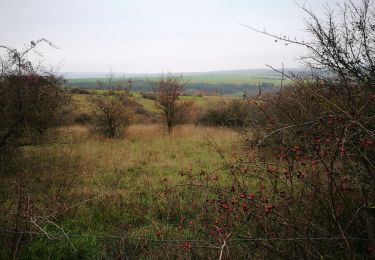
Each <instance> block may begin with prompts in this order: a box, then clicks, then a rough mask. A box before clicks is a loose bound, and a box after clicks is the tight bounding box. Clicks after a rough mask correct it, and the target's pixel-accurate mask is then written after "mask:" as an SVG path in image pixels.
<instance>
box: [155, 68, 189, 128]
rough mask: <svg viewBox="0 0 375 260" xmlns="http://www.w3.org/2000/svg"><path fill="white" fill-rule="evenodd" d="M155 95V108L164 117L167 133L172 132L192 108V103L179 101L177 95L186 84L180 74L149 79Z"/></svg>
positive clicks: (179, 94)
mask: <svg viewBox="0 0 375 260" xmlns="http://www.w3.org/2000/svg"><path fill="white" fill-rule="evenodd" d="M149 83H150V85H151V87H152V91H153V93H154V95H155V100H156V108H157V109H158V111H159V112H160V114H161V115H162V116H163V118H164V122H165V125H166V127H167V130H168V134H171V133H172V129H173V127H175V126H176V125H177V124H178V123H179V122H180V119H181V118H182V117H184V116H185V115H186V114H187V113H188V112H189V111H190V110H191V108H192V106H193V103H192V102H189V101H181V100H179V97H180V96H181V94H182V93H183V92H184V91H185V88H186V86H187V84H188V81H187V80H184V78H183V76H182V75H173V74H167V75H162V76H161V78H160V79H159V81H154V82H152V81H149Z"/></svg>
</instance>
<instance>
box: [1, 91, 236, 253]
mask: <svg viewBox="0 0 375 260" xmlns="http://www.w3.org/2000/svg"><path fill="white" fill-rule="evenodd" d="M184 98H185V99H189V98H191V97H184ZM133 99H134V100H135V101H136V102H139V103H140V104H142V105H143V106H144V108H145V109H146V110H149V111H151V112H155V107H154V101H152V100H148V99H144V98H142V97H141V96H140V95H137V94H135V95H133ZM73 100H74V103H75V109H76V113H80V112H87V113H89V112H90V111H91V109H92V106H91V104H90V102H89V95H77V94H75V95H74V96H73ZM217 100H218V98H217V97H215V98H213V99H212V97H209V98H208V97H199V98H198V97H197V98H194V101H195V102H197V104H198V106H205V105H207V104H208V103H212V102H217ZM58 132H59V134H58V135H57V136H58V137H56V139H55V140H53V141H52V142H51V143H47V144H44V145H37V146H26V147H24V148H22V150H23V154H22V156H19V157H17V159H16V162H13V163H12V165H14V168H15V169H14V170H16V171H17V172H18V174H15V175H6V176H3V179H2V180H3V185H1V188H0V194H1V201H0V212H2V216H1V217H0V225H1V226H3V227H5V228H6V229H7V230H12V229H13V228H15V225H16V226H17V229H22V225H26V226H28V227H29V229H30V227H31V230H34V231H33V232H34V233H33V232H30V234H23V235H22V236H21V237H18V238H17V239H19V240H20V241H23V240H25V241H29V242H27V243H26V244H22V246H21V245H20V246H19V248H18V251H19V258H21V259H23V258H25V259H40V258H42V259H82V258H121V257H123V256H125V255H126V256H130V257H133V258H135V259H139V258H141V259H142V258H145V259H165V258H169V259H173V258H176V257H177V256H185V257H186V258H191V257H192V258H194V255H191V252H187V251H186V250H184V249H183V247H181V243H183V242H182V241H185V240H188V241H195V240H197V241H198V240H199V239H200V238H201V236H202V235H203V233H202V230H200V229H199V228H195V226H194V223H195V222H198V218H199V217H200V213H199V212H197V211H196V208H197V205H198V204H199V203H200V198H201V197H203V196H202V194H201V192H203V191H198V190H196V191H195V190H192V189H191V188H189V187H184V186H183V185H182V186H181V183H182V179H183V178H182V176H181V175H182V173H186V172H195V173H199V172H200V171H205V172H210V173H212V174H214V175H215V176H224V173H225V172H227V171H228V170H227V167H226V161H227V160H230V158H231V155H232V154H233V153H237V152H238V151H239V150H240V149H241V137H240V136H239V134H238V133H237V132H235V131H233V130H229V129H227V128H213V127H203V126H195V125H191V124H188V125H181V126H178V127H177V128H176V129H175V130H174V131H173V133H172V135H171V136H168V134H166V131H165V129H164V128H163V127H162V126H161V125H158V124H136V125H132V126H130V127H129V129H128V130H127V132H126V136H125V137H124V138H122V139H105V138H102V137H100V136H97V135H94V134H92V133H91V132H90V131H89V129H88V127H86V126H84V125H78V124H77V125H70V126H64V127H61V128H59V129H58ZM220 181H225V178H224V177H220ZM181 218H186V221H188V222H186V223H189V224H186V225H188V226H189V228H188V229H185V228H184V229H182V228H181V225H182V224H181ZM19 219H23V221H20V220H19ZM184 225H185V224H184ZM15 237H17V236H16V235H15ZM28 238H32V239H30V240H28ZM10 240H12V238H11V237H10ZM198 249H199V247H198ZM202 250H205V249H204V248H202ZM204 252H205V254H212V252H211V253H210V251H209V250H205V251H204ZM9 254H10V253H9V251H7V250H3V251H0V258H8V257H10V256H9ZM213 254H214V255H216V254H217V252H216V251H214V253H213Z"/></svg>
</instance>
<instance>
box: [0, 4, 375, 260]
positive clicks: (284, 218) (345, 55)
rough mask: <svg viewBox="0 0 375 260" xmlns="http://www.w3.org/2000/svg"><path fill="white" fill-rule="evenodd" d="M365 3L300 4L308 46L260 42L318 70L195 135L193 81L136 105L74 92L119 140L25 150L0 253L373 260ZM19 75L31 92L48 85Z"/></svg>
mask: <svg viewBox="0 0 375 260" xmlns="http://www.w3.org/2000/svg"><path fill="white" fill-rule="evenodd" d="M374 4H375V3H374V2H373V1H372V0H363V1H361V2H360V3H353V2H345V3H344V4H342V5H341V6H339V8H338V10H337V13H334V12H333V11H332V13H328V14H327V15H328V16H327V17H318V16H317V15H316V14H314V13H313V12H312V11H310V10H309V9H307V8H305V7H304V6H301V8H302V9H303V10H304V11H305V12H306V13H307V15H308V20H307V30H308V32H309V33H310V37H309V39H310V41H301V42H299V41H297V40H291V39H290V38H287V37H278V36H277V35H273V34H270V33H268V32H265V31H258V32H260V33H263V34H266V35H268V36H270V37H272V38H275V39H277V40H278V41H284V42H287V43H288V44H298V45H302V46H305V47H306V48H307V50H308V51H309V56H307V57H305V58H304V62H306V65H307V66H308V67H309V68H310V69H311V70H310V71H312V73H311V74H299V75H290V74H288V73H285V72H284V71H283V70H280V71H279V73H281V75H282V77H283V78H286V79H288V80H289V82H293V85H291V86H287V87H285V86H282V87H281V89H280V90H279V91H277V92H264V91H262V89H261V88H260V91H259V93H258V95H254V96H251V97H249V96H244V98H243V99H242V100H239V99H232V100H230V101H227V102H224V101H220V99H216V101H220V102H217V103H215V106H212V107H208V108H207V110H206V111H203V113H201V116H200V117H199V120H198V121H199V122H200V123H201V124H199V126H197V125H195V126H193V125H183V126H180V127H176V126H177V125H178V124H180V123H181V122H182V121H183V120H182V119H184V118H185V115H189V114H191V107H192V104H193V103H194V102H195V103H198V102H202V98H196V99H195V98H193V97H190V96H184V97H182V94H183V93H184V89H185V86H186V83H187V82H186V81H184V80H183V78H182V77H180V76H175V75H166V76H163V77H162V78H160V79H159V81H156V82H152V84H151V85H152V87H153V90H154V93H153V95H152V98H153V99H154V100H150V97H149V96H148V97H147V96H146V95H144V97H145V98H143V99H142V102H143V103H142V105H140V104H137V103H136V102H137V100H138V101H140V99H137V98H141V97H140V95H139V94H135V93H134V95H133V97H130V91H127V90H125V91H124V90H112V91H110V92H108V91H103V92H100V91H98V92H97V93H95V94H92V93H90V95H81V94H75V95H76V96H74V97H75V98H77V97H79V98H82V96H85V98H84V99H82V100H78V101H83V102H81V103H79V102H78V101H77V100H76V101H77V103H78V106H80V109H82V111H80V112H85V113H86V115H88V114H90V113H93V115H95V116H94V120H93V121H92V122H93V124H94V125H95V127H96V128H97V130H98V132H99V133H100V134H101V135H102V136H104V137H117V136H121V135H122V133H123V130H124V129H128V135H127V138H125V139H116V140H113V139H108V138H102V137H100V136H98V135H91V134H89V132H88V129H87V128H89V127H90V126H86V125H80V126H77V125H75V126H74V125H73V126H69V127H67V126H64V127H61V128H60V130H61V132H62V133H63V135H62V136H56V140H57V141H61V142H56V143H55V144H47V145H42V144H40V143H38V142H36V143H35V144H37V145H32V146H31V145H24V146H23V147H22V148H19V149H20V151H22V152H23V155H24V156H23V157H22V158H19V157H15V161H14V163H13V166H14V172H15V173H18V174H13V175H10V174H8V175H5V174H2V173H1V174H2V175H1V177H2V183H3V185H2V186H1V187H0V212H2V213H3V214H2V215H0V227H1V231H0V232H1V233H2V234H3V236H2V237H1V243H2V245H3V247H2V248H1V249H0V258H4V259H6V258H38V257H39V258H55V259H64V258H69V259H81V258H118V259H129V258H143V259H178V258H187V259H206V258H207V259H208V258H210V259H212V258H218V259H268V258H277V259H316V258H319V259H366V258H369V259H371V258H374V257H375V255H374V254H375V250H374V248H375V237H374V234H375V230H374V222H375V213H374V211H375V207H374V202H375V198H374V191H373V190H374V186H375V182H374V180H375V176H374V173H375V168H374V167H375V143H374V142H375V138H374V136H375V133H374V131H375V122H374V120H375V119H374V118H375V117H374V114H375V100H374V98H375V95H374V82H375V66H374V56H375V14H374V12H373V9H372V8H371V7H372V6H373V5H374ZM335 12H336V11H335ZM324 18H326V19H324ZM273 40H274V39H273ZM34 45H35V43H34V44H33V45H32V46H34ZM8 50H9V51H11V49H8ZM16 53H18V52H16ZM16 57H17V56H16ZM4 64H7V62H5V63H4ZM28 66H29V65H28ZM18 67H19V66H18ZM16 68H17V67H16ZM2 71H3V72H2V75H3V76H2V77H3V79H2V82H1V83H4V82H6V79H8V78H7V77H8V76H7V75H6V73H5V72H6V70H4V69H3V70H2ZM18 71H19V70H18ZM9 79H12V77H10V78H9ZM14 79H15V83H14V84H15V85H17V84H21V83H18V80H22V81H21V82H22V83H23V80H24V79H27V80H31V79H33V80H35V85H32V86H33V87H34V86H39V87H40V86H44V80H46V79H48V77H45V76H37V77H35V78H33V77H31V78H29V77H28V76H27V77H26V76H23V75H17V74H15V76H14ZM53 79H54V78H53ZM110 81H111V79H109V83H108V85H109V86H111V83H110ZM9 82H12V81H9ZM26 82H28V81H26ZM32 82H34V81H32ZM16 83H17V84H16ZM40 83H43V84H40ZM7 84H8V85H9V86H11V84H9V83H7ZM12 84H13V83H12ZM100 84H102V85H104V84H107V83H100ZM5 85H6V84H5ZM21 85H22V84H21ZM25 85H26V86H29V85H28V84H25ZM47 85H48V84H47ZM22 86H23V85H22ZM30 86H31V85H30ZM48 86H49V85H48ZM53 86H55V85H53ZM39 87H35V89H39ZM14 89H18V88H11V90H14ZM21 89H22V88H21ZM27 89H28V88H27ZM33 89H34V88H33ZM42 89H43V88H42ZM47 89H49V88H47ZM59 89H60V88H59ZM6 92H8V90H7V91H6ZM9 93H10V95H11V97H13V96H14V95H15V94H12V93H13V92H12V91H9ZM16 93H19V94H20V96H22V97H28V95H24V94H23V93H28V92H16ZM42 93H44V92H42ZM57 93H60V92H57ZM61 93H65V92H61ZM0 94H2V95H4V94H3V93H2V92H0ZM21 94H22V95H21ZM77 95H79V96H77ZM15 96H17V95H15ZM39 96H43V95H38V97H39ZM1 97H2V99H0V100H2V101H1V102H5V101H4V100H6V98H5V97H6V96H1ZM17 97H19V96H17ZM64 97H65V96H64ZM46 98H50V96H48V95H47V96H46ZM9 99H10V100H13V99H11V98H9ZM51 99H52V98H51ZM15 100H16V101H17V102H14V103H9V104H12V105H9V110H7V109H4V110H3V111H23V110H14V109H13V108H12V106H15V105H13V104H19V103H20V102H19V101H18V99H15ZM21 100H23V99H21ZM27 100H28V99H27ZM31 100H32V101H33V102H36V101H38V102H41V103H40V104H43V105H45V106H47V108H48V106H49V103H48V102H47V103H45V104H44V103H42V101H40V99H34V98H32V99H31ZM34 100H36V101H34ZM42 100H43V99H42ZM62 100H64V102H65V98H64V99H62ZM90 101H91V103H90ZM85 102H86V103H85ZM155 102H156V108H155V107H154V104H155ZM5 104H8V103H5ZM21 104H22V102H21ZM61 104H62V103H61ZM64 104H65V103H64ZM143 104H144V105H146V104H147V106H148V107H147V109H149V110H146V108H145V107H146V106H145V107H143ZM201 104H202V103H201ZM204 104H205V105H206V103H204ZM92 105H93V106H92ZM37 107H38V106H37ZM202 107H204V106H200V108H202ZM5 108H8V106H5ZM59 108H60V106H59ZM129 109H131V110H133V109H134V111H135V113H136V114H139V115H140V114H143V115H146V112H145V111H147V112H148V113H152V111H154V110H155V109H157V110H158V112H159V113H160V114H161V115H162V116H163V119H164V121H163V125H165V126H166V127H167V129H168V132H169V135H167V136H166V135H164V134H163V131H162V128H161V127H160V126H158V125H153V124H145V122H143V121H141V122H140V123H141V124H137V125H129V122H130V121H129V118H130V114H133V112H132V113H128V112H130V110H129ZM152 109H154V110H152ZM50 110H51V111H54V112H55V111H60V110H58V109H57V108H56V110H54V109H50ZM32 111H34V112H36V113H35V117H34V114H32V115H33V116H32V117H30V118H31V119H30V120H29V121H30V123H27V124H26V125H27V126H28V125H29V124H30V125H32V123H34V121H35V122H38V124H37V125H36V126H39V125H40V126H44V125H46V127H43V128H42V131H40V132H44V131H45V129H48V128H50V127H53V126H58V124H57V123H56V121H55V119H56V118H58V117H55V115H57V114H59V113H56V114H55V113H50V114H48V115H51V116H50V117H48V118H51V119H54V120H53V121H51V122H54V123H51V124H49V123H48V124H47V123H46V124H44V123H43V122H44V121H43V120H41V121H38V120H39V119H38V118H39V115H43V117H42V118H45V115H47V114H44V110H41V109H39V108H38V109H37V110H32ZM41 111H43V113H42V112H41ZM137 111H138V112H137ZM16 115H18V114H17V113H16ZM25 115H26V114H25ZM5 118H7V117H5ZM9 118H13V116H9ZM21 118H22V119H23V120H24V119H25V118H28V116H27V117H21ZM29 121H25V122H29ZM83 121H85V120H83ZM16 122H18V121H16ZM48 122H49V121H48ZM202 125H210V126H221V127H217V128H215V127H207V126H202ZM0 126H1V131H4V133H5V132H6V129H7V128H6V127H7V125H4V126H3V125H0ZM20 126H23V125H22V124H21V125H20ZM230 128H235V129H236V130H238V129H241V130H242V131H241V133H245V135H244V136H243V137H244V138H243V139H241V138H240V137H239V133H238V131H232V130H231V129H230ZM3 129H5V130H3ZM15 129H17V130H18V129H22V128H18V127H17V128H15ZM36 129H37V128H36ZM172 129H173V131H172ZM26 130H27V131H29V130H33V128H30V129H29V128H27V127H26V128H25V131H26ZM31 132H33V131H31ZM1 133H3V132H1ZM17 133H18V132H17ZM20 133H23V132H22V131H21V132H20ZM3 136H4V135H3ZM17 136H18V135H17ZM19 136H20V137H19V138H18V139H14V140H17V144H18V142H19V143H21V142H20V141H21V140H24V139H23V135H19ZM27 136H32V135H29V134H28V135H27ZM21 137H22V138H21ZM9 140H11V139H9ZM32 140H36V139H34V138H32ZM23 144H27V143H25V142H23ZM33 144H34V143H33ZM40 187H43V189H41V188H40Z"/></svg>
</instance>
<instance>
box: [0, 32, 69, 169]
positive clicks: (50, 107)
mask: <svg viewBox="0 0 375 260" xmlns="http://www.w3.org/2000/svg"><path fill="white" fill-rule="evenodd" d="M41 43H47V44H49V45H52V43H50V42H48V41H46V40H44V39H41V40H38V41H36V42H34V41H32V42H31V43H30V45H28V46H26V47H25V49H24V50H22V51H19V50H16V49H14V48H11V47H7V46H0V49H3V50H5V55H4V57H2V61H3V62H2V68H1V71H2V73H1V77H0V107H1V110H0V118H1V120H0V161H2V162H4V160H6V159H9V156H10V155H11V154H13V153H14V152H15V149H17V148H18V147H20V146H23V145H30V144H36V143H38V141H39V139H40V137H41V136H42V135H43V134H44V133H45V132H46V131H47V130H48V129H51V128H55V127H57V126H58V125H60V123H61V122H62V120H63V114H64V113H66V111H67V110H68V105H69V102H70V95H69V94H68V93H67V92H66V91H65V90H64V89H62V84H63V79H62V78H59V77H57V76H55V75H53V74H52V73H47V72H45V71H43V70H41V68H36V67H34V66H33V65H32V64H31V63H30V62H29V60H28V59H27V55H28V54H29V52H31V51H32V50H34V49H35V48H37V46H38V45H39V44H41Z"/></svg>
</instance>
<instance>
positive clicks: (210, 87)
mask: <svg viewBox="0 0 375 260" xmlns="http://www.w3.org/2000/svg"><path fill="white" fill-rule="evenodd" d="M122 81H124V80H122V79H121V80H120V79H113V82H114V84H121V82H122ZM132 84H133V85H132V89H133V90H135V91H144V92H149V91H152V89H151V86H150V84H149V83H148V82H147V80H143V79H141V80H137V79H135V80H133V81H132ZM66 86H67V87H76V88H79V89H95V88H98V85H97V83H96V82H95V81H89V80H85V79H82V81H78V80H75V81H74V82H71V81H69V80H67V83H66ZM260 87H261V89H262V90H264V91H272V90H275V89H277V87H278V86H276V85H275V84H273V83H269V82H263V83H260ZM102 88H104V89H109V88H111V87H110V86H106V85H103V86H102ZM258 89H259V84H250V83H249V84H235V83H205V82H194V83H189V85H188V86H187V88H186V90H185V91H186V92H187V93H199V92H200V91H209V92H211V93H213V92H215V93H217V94H219V95H228V94H235V93H238V92H249V93H250V92H257V91H258Z"/></svg>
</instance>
